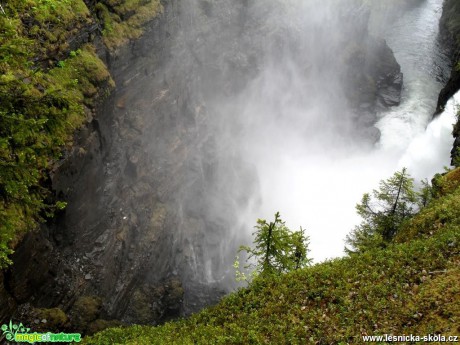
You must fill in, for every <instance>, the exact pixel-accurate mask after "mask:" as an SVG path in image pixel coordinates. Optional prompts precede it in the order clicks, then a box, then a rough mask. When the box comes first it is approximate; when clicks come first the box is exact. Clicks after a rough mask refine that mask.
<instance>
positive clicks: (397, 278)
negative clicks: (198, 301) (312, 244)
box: [84, 169, 460, 344]
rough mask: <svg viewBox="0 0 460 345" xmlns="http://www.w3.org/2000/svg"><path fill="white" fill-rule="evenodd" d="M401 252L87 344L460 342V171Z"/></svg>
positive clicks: (416, 221) (296, 276)
mask: <svg viewBox="0 0 460 345" xmlns="http://www.w3.org/2000/svg"><path fill="white" fill-rule="evenodd" d="M436 185H437V187H436V191H437V193H436V197H435V198H434V200H433V201H432V202H431V203H430V204H429V205H428V207H426V208H424V209H423V210H422V211H421V212H420V213H419V214H417V215H416V216H415V217H414V218H413V219H411V221H410V222H408V223H407V224H405V225H404V226H403V228H402V229H401V230H400V233H399V236H398V238H397V240H396V241H395V243H393V244H391V245H390V246H389V247H387V248H385V249H379V250H370V251H367V252H364V253H361V254H354V255H352V256H350V257H344V258H340V259H335V260H331V261H327V262H324V263H320V264H316V265H314V266H311V267H308V268H306V269H302V270H298V271H294V272H291V273H288V274H285V275H282V276H279V277H272V278H269V279H262V280H256V281H254V282H252V283H251V284H250V285H249V286H248V287H247V288H242V289H240V290H238V291H236V292H234V293H232V294H230V295H229V296H227V297H225V298H224V299H223V300H222V301H221V302H220V303H219V304H218V305H216V306H214V307H210V308H208V309H205V310H203V311H202V312H200V313H198V314H196V315H193V316H191V317H190V318H188V319H184V320H180V321H176V322H170V323H167V324H165V325H163V326H159V327H149V326H131V327H127V328H113V329H108V330H105V331H103V332H101V333H99V334H96V335H94V336H93V337H89V338H86V339H85V341H84V343H85V344H361V343H363V341H362V338H361V337H362V336H363V335H382V334H393V335H403V334H405V335H407V334H414V335H428V334H441V335H444V336H449V335H460V293H459V292H460V283H459V282H460V280H459V278H460V211H459V210H460V207H459V205H460V187H459V185H460V169H456V170H453V171H451V172H450V173H448V174H445V175H442V176H441V175H440V176H438V177H437V183H436Z"/></svg>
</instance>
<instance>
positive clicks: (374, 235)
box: [346, 168, 431, 253]
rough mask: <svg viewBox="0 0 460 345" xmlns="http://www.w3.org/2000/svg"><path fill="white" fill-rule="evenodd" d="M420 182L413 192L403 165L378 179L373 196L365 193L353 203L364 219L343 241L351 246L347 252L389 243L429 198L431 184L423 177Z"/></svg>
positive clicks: (409, 178) (412, 183) (412, 182)
mask: <svg viewBox="0 0 460 345" xmlns="http://www.w3.org/2000/svg"><path fill="white" fill-rule="evenodd" d="M422 185H423V187H422V188H421V190H420V192H418V193H417V192H415V190H414V180H413V179H412V178H411V177H410V175H409V173H408V172H407V170H406V168H403V169H402V170H401V171H398V172H396V173H395V174H394V175H393V176H392V177H390V178H389V179H387V180H385V181H380V188H379V189H378V190H373V191H372V197H371V196H370V195H369V194H368V193H366V194H364V195H363V198H362V200H361V203H360V204H358V205H356V210H357V212H358V214H359V215H360V216H361V218H363V222H362V223H361V224H360V225H358V226H357V227H356V228H355V229H354V230H353V231H352V232H351V233H350V234H349V235H348V236H347V239H346V242H347V244H349V245H350V246H351V248H352V249H348V248H347V249H346V250H347V252H348V253H353V252H354V251H364V250H368V249H369V248H384V247H385V246H386V245H387V244H388V243H390V242H391V241H392V240H393V238H394V237H395V235H396V234H397V232H398V230H399V229H400V228H401V226H402V224H403V223H404V222H405V221H407V220H408V219H410V218H412V217H413V216H414V214H415V213H416V211H417V210H418V209H419V208H421V207H425V206H426V205H427V204H428V203H429V201H430V200H431V187H430V186H429V184H428V182H426V181H422Z"/></svg>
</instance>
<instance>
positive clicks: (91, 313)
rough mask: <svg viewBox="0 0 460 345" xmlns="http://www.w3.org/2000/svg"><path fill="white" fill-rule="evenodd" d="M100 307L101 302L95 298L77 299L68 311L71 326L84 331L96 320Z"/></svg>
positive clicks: (84, 297) (83, 297)
mask: <svg viewBox="0 0 460 345" xmlns="http://www.w3.org/2000/svg"><path fill="white" fill-rule="evenodd" d="M101 307H102V300H101V298H99V297H97V296H82V297H79V298H78V299H77V301H76V302H75V304H74V305H73V307H72V310H71V311H70V319H71V321H72V325H73V326H74V327H76V329H79V330H82V331H85V330H86V329H87V328H88V327H89V325H90V324H91V323H92V322H94V321H95V320H97V319H98V317H99V313H100V310H101ZM93 326H94V327H95V326H97V325H93Z"/></svg>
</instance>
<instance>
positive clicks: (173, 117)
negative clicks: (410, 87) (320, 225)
mask: <svg viewBox="0 0 460 345" xmlns="http://www.w3.org/2000/svg"><path fill="white" fill-rule="evenodd" d="M354 4H355V5H354V6H351V7H350V8H340V6H339V5H337V4H333V5H334V6H333V10H332V9H327V10H326V11H325V12H324V13H323V17H321V16H319V17H318V18H314V15H313V17H308V19H309V21H307V22H306V23H305V22H302V20H303V19H305V18H303V17H302V16H300V17H297V18H296V17H295V16H294V18H295V19H297V20H298V22H295V23H290V22H288V21H284V22H283V21H281V22H280V21H278V20H275V19H276V18H289V19H292V18H293V17H292V13H290V11H296V10H297V9H298V8H296V7H294V8H293V9H292V8H289V6H286V7H282V6H281V9H280V8H279V7H278V6H279V5H280V4H279V3H278V2H276V1H274V2H267V3H263V4H253V3H249V2H248V1H244V0H241V1H237V2H232V3H227V2H224V1H198V2H194V1H192V2H189V3H187V4H185V3H180V2H175V1H171V2H168V3H164V4H163V6H164V12H163V14H162V15H161V16H160V18H159V19H156V20H154V21H153V22H151V24H150V25H149V27H148V28H147V30H146V32H145V34H144V35H143V36H142V38H141V39H140V40H138V41H134V42H132V43H131V44H130V45H128V46H126V48H124V49H121V50H118V51H117V52H116V54H111V55H110V54H109V55H108V56H109V58H107V61H108V63H109V66H110V69H111V71H112V75H113V77H114V79H115V81H116V84H117V85H118V86H117V89H116V91H115V92H114V94H113V95H112V96H110V98H109V99H108V100H107V101H105V102H104V104H103V105H102V106H101V107H100V108H99V110H98V113H97V116H96V117H95V119H94V120H93V121H92V122H91V124H90V125H89V126H88V127H87V128H84V129H83V130H82V131H80V132H79V134H78V137H77V145H76V146H75V148H74V149H73V150H72V151H71V153H70V154H69V156H68V157H67V158H66V159H65V160H64V161H63V162H62V164H60V165H59V166H58V167H57V169H56V171H55V172H53V175H52V183H53V189H54V190H55V191H56V193H57V194H59V195H62V196H64V197H65V199H66V200H68V206H67V208H66V210H65V212H64V213H63V214H61V215H59V217H58V218H57V219H56V220H55V221H52V222H49V224H47V225H46V226H44V227H43V228H42V230H41V231H40V232H36V233H32V234H30V235H27V236H26V238H25V240H24V241H23V243H22V244H21V245H20V246H19V247H18V248H17V250H16V253H15V254H14V255H13V261H14V262H15V264H14V266H13V267H12V268H10V269H9V270H8V271H7V272H6V273H5V279H4V286H5V291H4V292H2V296H4V298H3V297H2V302H3V301H5V300H6V301H10V303H9V308H5V309H3V308H2V314H1V315H0V316H1V319H2V320H3V319H5V320H6V319H7V318H10V317H11V312H12V310H14V309H16V308H18V307H19V308H18V309H17V310H18V311H17V314H15V317H19V318H22V317H24V318H31V321H32V322H33V319H34V317H33V316H32V317H31V315H34V313H33V312H31V308H33V307H35V308H54V307H58V308H60V309H62V310H63V311H64V312H65V313H67V314H68V315H69V316H70V318H71V322H72V323H73V326H69V325H67V327H75V325H76V324H78V322H79V320H78V318H76V317H75V315H76V314H78V313H87V314H90V313H89V312H88V310H86V309H90V308H86V309H84V308H83V311H82V306H85V303H84V302H85V301H86V302H88V301H89V302H90V303H86V304H93V305H94V306H95V308H96V310H97V311H96V312H93V313H92V314H91V315H90V316H88V318H87V320H85V323H84V324H80V325H79V326H80V327H82V328H81V329H83V330H84V329H85V328H86V329H87V330H89V324H90V323H93V324H95V323H97V321H96V320H97V319H98V320H99V324H100V323H101V320H111V319H117V320H122V321H123V322H127V323H133V322H135V323H157V322H161V321H164V320H167V319H169V318H171V317H177V316H179V315H183V314H188V313H190V312H193V311H196V310H199V309H201V308H202V307H203V306H205V305H207V304H209V303H213V302H214V301H217V299H218V298H219V297H220V296H221V295H222V294H223V293H225V292H226V291H227V289H228V288H229V287H231V281H232V272H231V262H232V259H233V256H234V253H235V252H236V248H237V246H238V245H239V244H241V243H242V242H244V241H245V240H246V237H247V230H242V229H245V228H246V229H248V228H250V227H251V226H252V224H248V223H247V219H248V218H250V219H253V218H254V217H257V214H254V213H256V212H257V210H258V205H259V204H260V198H261V193H260V188H261V186H260V182H259V180H258V176H257V169H256V168H255V167H254V163H253V162H251V161H250V160H248V159H247V157H246V156H245V155H242V154H241V152H243V151H244V150H246V147H245V146H244V145H243V144H247V143H248V142H251V141H250V140H249V141H248V139H247V138H248V137H249V139H251V138H254V137H255V135H254V133H255V132H252V131H253V130H257V128H265V129H266V127H264V126H263V125H261V124H262V123H264V122H266V121H268V122H269V121H271V120H273V119H271V118H267V117H264V116H263V114H264V112H272V111H273V110H272V109H269V108H273V107H280V108H279V109H278V110H275V112H276V111H277V116H279V117H280V118H281V119H282V120H281V121H279V122H276V121H275V122H274V123H273V125H274V126H275V127H276V126H279V128H276V131H279V133H280V134H281V135H283V134H285V133H286V132H283V126H284V125H286V123H292V122H295V121H299V122H298V125H299V126H300V127H301V129H303V130H305V132H304V135H305V136H314V135H315V131H316V128H317V127H314V125H315V124H316V125H318V124H319V125H324V124H330V125H331V127H332V128H333V129H328V131H326V132H321V133H319V135H321V136H324V137H326V140H329V141H331V142H332V143H333V145H341V144H342V142H343V139H346V140H348V139H349V138H351V137H355V138H356V142H357V143H358V145H364V146H368V147H369V148H371V147H372V145H373V144H374V142H375V141H377V140H378V138H379V131H378V130H377V129H376V128H375V127H374V124H375V123H376V120H377V118H376V110H377V109H384V108H385V107H387V106H392V105H397V104H399V99H400V92H401V87H402V75H401V71H400V67H399V65H398V63H397V62H396V60H395V58H394V56H393V53H392V52H391V50H390V48H389V47H388V46H387V45H386V43H385V42H384V41H383V40H380V39H376V38H374V37H372V36H370V35H369V34H368V20H369V15H370V12H369V10H368V9H367V8H365V7H363V6H361V5H360V4H359V2H354ZM337 7H338V8H337ZM345 7H347V6H345ZM303 10H305V9H303ZM310 10H311V8H310ZM280 11H281V12H282V11H285V13H288V14H291V16H287V15H286V17H283V16H282V15H280V13H279V12H280ZM285 13H284V14H285ZM306 13H312V12H309V11H308V8H307V10H306ZM317 15H318V14H317ZM350 18H353V21H351V20H350ZM325 19H327V20H328V23H331V25H330V27H327V26H326V27H325V26H323V24H324V23H325ZM357 19H358V20H357ZM296 25H298V27H296ZM298 29H301V30H305V31H309V32H314V33H315V34H314V35H312V36H309V39H310V40H305V39H304V37H302V35H300V34H299V33H298V32H299V31H296V30H298ZM301 30H300V31H301ZM217 32H218V33H221V35H215V33H217ZM267 32H270V34H269V35H267ZM301 32H303V31H301ZM332 34H334V35H333V37H334V39H333V40H331V39H330V38H331V37H332V36H331V35H332ZM351 37H352V39H351ZM325 41H327V42H328V43H329V44H328V45H327V46H322V42H325ZM306 52H309V54H306ZM276 61H281V62H283V63H282V64H279V65H277V64H276V63H274V62H276ZM267 71H269V72H270V73H267ZM298 71H302V72H303V74H302V75H300V77H299V75H298V74H297V72H298ZM273 76H275V78H274V79H272V78H273ZM285 76H289V78H285ZM267 78H268V79H267ZM273 80H274V81H275V82H279V83H288V84H286V85H285V87H286V89H288V90H293V89H295V90H297V87H296V88H292V84H291V83H300V84H301V86H302V87H303V88H304V92H305V93H304V94H300V95H296V96H295V97H292V98H289V97H287V96H286V95H283V94H281V95H279V94H276V92H278V90H279V89H277V88H275V89H274V90H268V91H269V92H268V95H270V96H272V97H273V99H264V98H263V97H265V96H266V95H258V94H257V90H258V89H260V88H261V87H262V88H263V87H269V85H270V83H271V82H272V81H273ZM267 85H268V86H267ZM363 85H365V87H363ZM305 90H306V91H305ZM324 90H328V92H327V93H324ZM357 90H358V91H357ZM331 95H332V96H333V97H334V99H335V101H334V102H333V104H332V103H331V104H328V103H327V98H325V97H326V96H331ZM277 96H278V98H276V97H277ZM305 96H308V97H306V98H308V99H303V98H305ZM286 97H287V98H286ZM254 98H255V99H258V98H262V99H264V102H266V103H265V104H264V105H262V106H260V105H257V106H258V107H260V109H251V107H252V106H253V103H252V102H249V101H248V99H251V100H252V99H254ZM311 99H315V101H311ZM292 101H293V102H294V103H295V102H297V104H295V105H294V106H292ZM283 105H286V106H287V107H292V109H293V110H297V109H300V108H301V107H306V108H317V109H320V111H318V113H320V114H325V118H315V117H312V118H311V121H313V122H312V124H313V126H312V128H314V130H312V129H311V128H309V127H303V125H302V124H301V120H302V117H297V116H292V114H293V113H295V111H292V112H286V111H285V110H284V109H283V108H282V106H283ZM248 107H249V110H248ZM251 111H252V113H255V114H259V115H260V117H257V116H255V117H253V118H250V119H248V118H246V117H247V115H248V113H250V112H251ZM334 113H340V116H336V115H331V114H334ZM283 116H284V117H285V118H283ZM247 120H250V123H249V125H248V123H246V122H245V121H247ZM304 120H305V119H304ZM246 125H248V126H247V127H245V126H246ZM248 128H249V130H248ZM272 130H273V128H271V127H269V128H268V131H267V132H268V133H267V134H268V136H269V139H270V140H277V138H276V137H275V136H273V135H272V134H274V133H276V131H272ZM337 133H341V135H340V136H337V135H336V134H337ZM334 141H335V142H334ZM241 143H242V144H241ZM280 145H282V142H280ZM242 215H243V216H242ZM251 216H252V218H251ZM254 219H255V218H254ZM93 309H94V308H93ZM21 313H22V315H21ZM45 326H46V325H45Z"/></svg>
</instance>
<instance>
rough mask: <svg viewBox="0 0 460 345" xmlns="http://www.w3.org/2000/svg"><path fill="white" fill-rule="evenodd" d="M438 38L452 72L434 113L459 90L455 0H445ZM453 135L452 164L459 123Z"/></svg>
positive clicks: (459, 19) (459, 20) (459, 30)
mask: <svg viewBox="0 0 460 345" xmlns="http://www.w3.org/2000/svg"><path fill="white" fill-rule="evenodd" d="M440 39H441V42H442V43H443V45H444V47H445V49H446V50H447V51H448V53H449V55H450V56H451V57H452V65H453V67H452V72H451V75H450V79H449V80H448V82H447V85H446V86H445V87H444V88H443V89H442V90H441V92H440V94H439V99H438V105H437V109H436V113H437V114H438V113H440V112H441V111H442V110H443V109H444V106H445V105H446V103H447V101H448V100H449V98H450V97H452V96H453V95H454V94H456V93H457V91H458V90H460V69H459V67H460V4H459V3H458V2H457V1H455V0H445V2H444V6H443V14H442V17H441V21H440ZM453 136H454V137H455V142H454V147H453V148H452V152H451V157H452V164H454V163H455V162H456V165H458V162H457V160H458V159H459V157H460V154H459V147H460V123H459V122H457V124H456V126H455V127H454V131H453Z"/></svg>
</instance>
